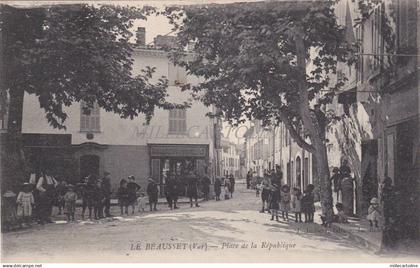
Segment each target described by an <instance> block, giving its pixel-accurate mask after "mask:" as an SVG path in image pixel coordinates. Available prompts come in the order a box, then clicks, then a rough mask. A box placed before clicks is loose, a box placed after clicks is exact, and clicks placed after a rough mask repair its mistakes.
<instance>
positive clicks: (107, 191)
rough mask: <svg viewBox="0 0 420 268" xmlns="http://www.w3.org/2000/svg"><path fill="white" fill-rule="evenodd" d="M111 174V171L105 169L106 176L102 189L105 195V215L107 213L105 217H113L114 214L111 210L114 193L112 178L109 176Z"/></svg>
mask: <svg viewBox="0 0 420 268" xmlns="http://www.w3.org/2000/svg"><path fill="white" fill-rule="evenodd" d="M109 175H111V173H109V172H108V171H105V172H104V177H103V178H102V190H103V192H104V195H105V201H104V213H103V215H105V217H112V215H111V214H110V212H109V211H110V209H111V194H112V190H111V178H110V177H109Z"/></svg>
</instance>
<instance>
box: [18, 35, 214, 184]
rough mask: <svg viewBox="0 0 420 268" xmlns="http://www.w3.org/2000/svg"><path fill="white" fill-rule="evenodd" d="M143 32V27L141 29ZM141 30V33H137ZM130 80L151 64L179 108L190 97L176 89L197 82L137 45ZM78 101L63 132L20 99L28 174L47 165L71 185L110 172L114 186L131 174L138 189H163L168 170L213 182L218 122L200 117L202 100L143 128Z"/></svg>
mask: <svg viewBox="0 0 420 268" xmlns="http://www.w3.org/2000/svg"><path fill="white" fill-rule="evenodd" d="M141 30H142V31H144V29H141ZM144 34H145V33H143V32H141V33H140V34H139V35H140V37H141V36H143V38H144ZM132 57H133V60H134V64H133V75H137V74H140V72H141V70H142V69H145V68H146V66H150V67H155V68H156V70H155V73H154V74H153V79H154V80H155V81H157V80H158V79H159V78H160V77H166V78H167V79H168V80H169V87H168V89H167V91H168V95H169V96H168V101H170V102H174V103H183V102H184V101H187V100H188V99H189V98H190V96H189V93H187V92H181V90H180V87H179V86H180V85H182V84H184V83H192V84H194V83H198V82H199V79H198V78H197V77H193V76H189V75H187V73H186V71H185V70H184V69H183V68H181V67H178V66H174V65H173V64H172V63H171V62H170V61H169V59H168V54H167V52H165V51H163V50H160V49H157V48H154V47H150V46H149V47H147V46H145V45H144V41H143V43H142V42H140V44H139V43H138V44H137V46H136V47H135V49H134V53H133V55H132ZM84 106H85V104H84V103H74V104H72V105H71V106H70V107H66V108H65V112H66V113H67V114H68V119H67V120H66V122H65V125H66V130H58V129H54V128H52V127H51V126H50V125H49V124H48V122H47V120H46V118H45V113H44V111H43V110H42V109H41V108H40V107H39V103H38V100H37V98H36V96H33V95H29V94H26V95H25V99H24V111H23V124H22V125H23V128H22V133H23V139H24V150H25V156H26V158H27V160H28V164H29V167H30V169H31V172H32V173H34V174H39V172H40V171H41V170H42V169H45V167H49V168H50V169H52V171H51V172H53V173H54V174H55V175H56V176H58V177H61V178H65V179H66V180H69V181H71V182H77V181H79V180H80V178H82V177H84V176H87V175H89V174H93V175H95V176H102V174H103V172H104V171H108V172H110V173H111V177H112V185H113V188H114V189H116V188H117V187H118V185H119V181H120V180H121V179H123V178H127V176H129V175H134V176H135V177H136V179H137V182H138V183H140V184H141V185H142V186H143V187H145V186H146V184H147V177H148V176H151V177H153V178H154V179H155V180H156V181H158V182H159V184H160V185H161V192H163V187H164V185H165V178H166V176H167V173H168V172H175V173H176V174H178V175H179V176H180V177H182V175H184V174H185V173H187V172H189V171H190V170H192V171H194V172H196V173H197V174H199V175H201V176H202V175H204V174H208V175H210V177H213V176H214V174H215V172H216V170H217V167H216V165H217V162H216V161H215V160H214V158H215V147H214V144H215V137H217V135H214V133H215V130H216V131H218V130H219V128H218V127H217V122H216V121H215V120H214V119H210V118H209V117H207V116H206V113H208V112H214V111H213V110H212V109H213V108H212V107H206V106H204V105H203V104H201V103H200V102H193V103H192V105H191V107H190V108H187V109H185V110H183V109H175V110H162V109H157V110H156V111H155V114H154V116H153V118H152V120H151V121H150V123H149V124H147V123H146V120H145V118H144V117H143V116H138V117H136V118H134V119H132V120H130V119H121V118H120V117H119V116H118V115H117V114H114V113H110V112H106V111H105V110H103V109H101V108H100V107H98V106H97V105H96V104H95V105H94V107H93V109H88V110H89V111H88V112H86V109H84Z"/></svg>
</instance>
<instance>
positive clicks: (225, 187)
mask: <svg viewBox="0 0 420 268" xmlns="http://www.w3.org/2000/svg"><path fill="white" fill-rule="evenodd" d="M223 192H224V196H225V200H228V199H229V198H230V180H229V178H224V179H223Z"/></svg>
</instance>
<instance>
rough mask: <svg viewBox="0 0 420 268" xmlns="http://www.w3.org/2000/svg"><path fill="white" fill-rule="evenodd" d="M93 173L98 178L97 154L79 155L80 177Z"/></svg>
mask: <svg viewBox="0 0 420 268" xmlns="http://www.w3.org/2000/svg"><path fill="white" fill-rule="evenodd" d="M89 175H93V176H95V178H99V156H97V155H83V156H81V157H80V177H81V178H84V177H86V176H89Z"/></svg>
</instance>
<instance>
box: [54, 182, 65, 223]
mask: <svg viewBox="0 0 420 268" xmlns="http://www.w3.org/2000/svg"><path fill="white" fill-rule="evenodd" d="M66 192H67V182H66V181H65V180H61V181H60V182H59V183H58V185H57V187H55V193H56V197H55V198H56V203H57V207H58V215H61V213H62V209H63V208H64V205H65V202H64V195H65V194H66Z"/></svg>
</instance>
